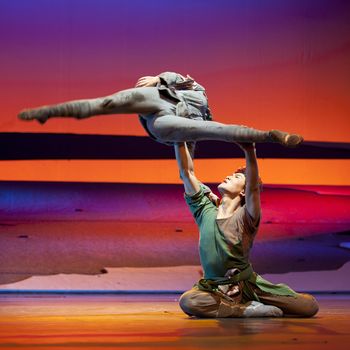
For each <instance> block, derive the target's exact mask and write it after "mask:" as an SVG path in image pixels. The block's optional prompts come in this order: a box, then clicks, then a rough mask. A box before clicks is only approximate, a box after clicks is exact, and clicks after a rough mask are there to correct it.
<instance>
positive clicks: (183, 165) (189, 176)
mask: <svg viewBox="0 0 350 350" xmlns="http://www.w3.org/2000/svg"><path fill="white" fill-rule="evenodd" d="M174 148H175V156H176V160H177V164H178V167H179V171H180V177H181V179H182V181H183V184H184V187H185V192H186V194H187V195H189V196H192V195H194V194H196V193H198V192H199V190H200V185H199V181H198V179H197V177H196V175H195V173H194V166H193V160H192V158H191V156H190V153H189V151H188V149H187V145H186V143H176V144H175V145H174Z"/></svg>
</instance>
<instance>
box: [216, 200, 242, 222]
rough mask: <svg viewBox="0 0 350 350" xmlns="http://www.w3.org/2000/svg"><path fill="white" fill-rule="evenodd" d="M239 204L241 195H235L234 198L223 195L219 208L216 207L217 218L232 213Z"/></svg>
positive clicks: (225, 216) (222, 217)
mask: <svg viewBox="0 0 350 350" xmlns="http://www.w3.org/2000/svg"><path fill="white" fill-rule="evenodd" d="M240 206H241V197H240V196H236V197H234V198H232V197H230V196H228V195H223V197H222V199H221V202H220V205H219V208H218V215H217V218H218V219H226V218H228V217H230V216H232V215H233V213H234V212H235V211H236V210H237V209H238V208H239V207H240Z"/></svg>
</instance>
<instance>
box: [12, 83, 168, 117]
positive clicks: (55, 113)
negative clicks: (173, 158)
mask: <svg viewBox="0 0 350 350" xmlns="http://www.w3.org/2000/svg"><path fill="white" fill-rule="evenodd" d="M167 103H168V102H166V101H164V100H162V99H161V98H160V96H159V92H158V89H157V88H154V87H145V88H134V89H128V90H123V91H120V92H117V93H115V94H113V95H110V96H106V97H99V98H94V99H85V100H76V101H68V102H64V103H60V104H57V105H51V106H43V107H39V108H34V109H29V110H25V111H23V112H21V113H20V114H19V115H18V117H19V118H20V119H22V120H34V119H36V120H38V121H39V122H40V123H45V122H46V121H47V120H48V119H49V118H52V117H68V118H76V119H83V118H88V117H91V116H95V115H104V114H134V113H135V114H150V113H157V112H159V111H160V110H162V109H166V108H167Z"/></svg>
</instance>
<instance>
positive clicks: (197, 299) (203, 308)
mask: <svg viewBox="0 0 350 350" xmlns="http://www.w3.org/2000/svg"><path fill="white" fill-rule="evenodd" d="M179 305H180V307H181V309H182V311H183V312H184V313H185V314H187V315H189V316H196V317H216V316H217V310H218V307H219V303H218V301H217V300H216V299H215V298H214V297H213V295H212V294H211V293H207V292H202V291H199V290H198V289H196V288H193V289H191V290H189V291H187V292H185V293H184V294H182V295H181V297H180V300H179Z"/></svg>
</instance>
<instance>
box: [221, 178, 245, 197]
mask: <svg viewBox="0 0 350 350" xmlns="http://www.w3.org/2000/svg"><path fill="white" fill-rule="evenodd" d="M244 186H245V175H244V174H242V173H233V174H232V175H229V176H226V178H225V179H224V181H223V182H221V184H220V185H219V186H218V190H219V192H220V194H221V195H223V194H229V195H231V196H233V197H235V196H237V195H239V194H240V193H241V192H244Z"/></svg>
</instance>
